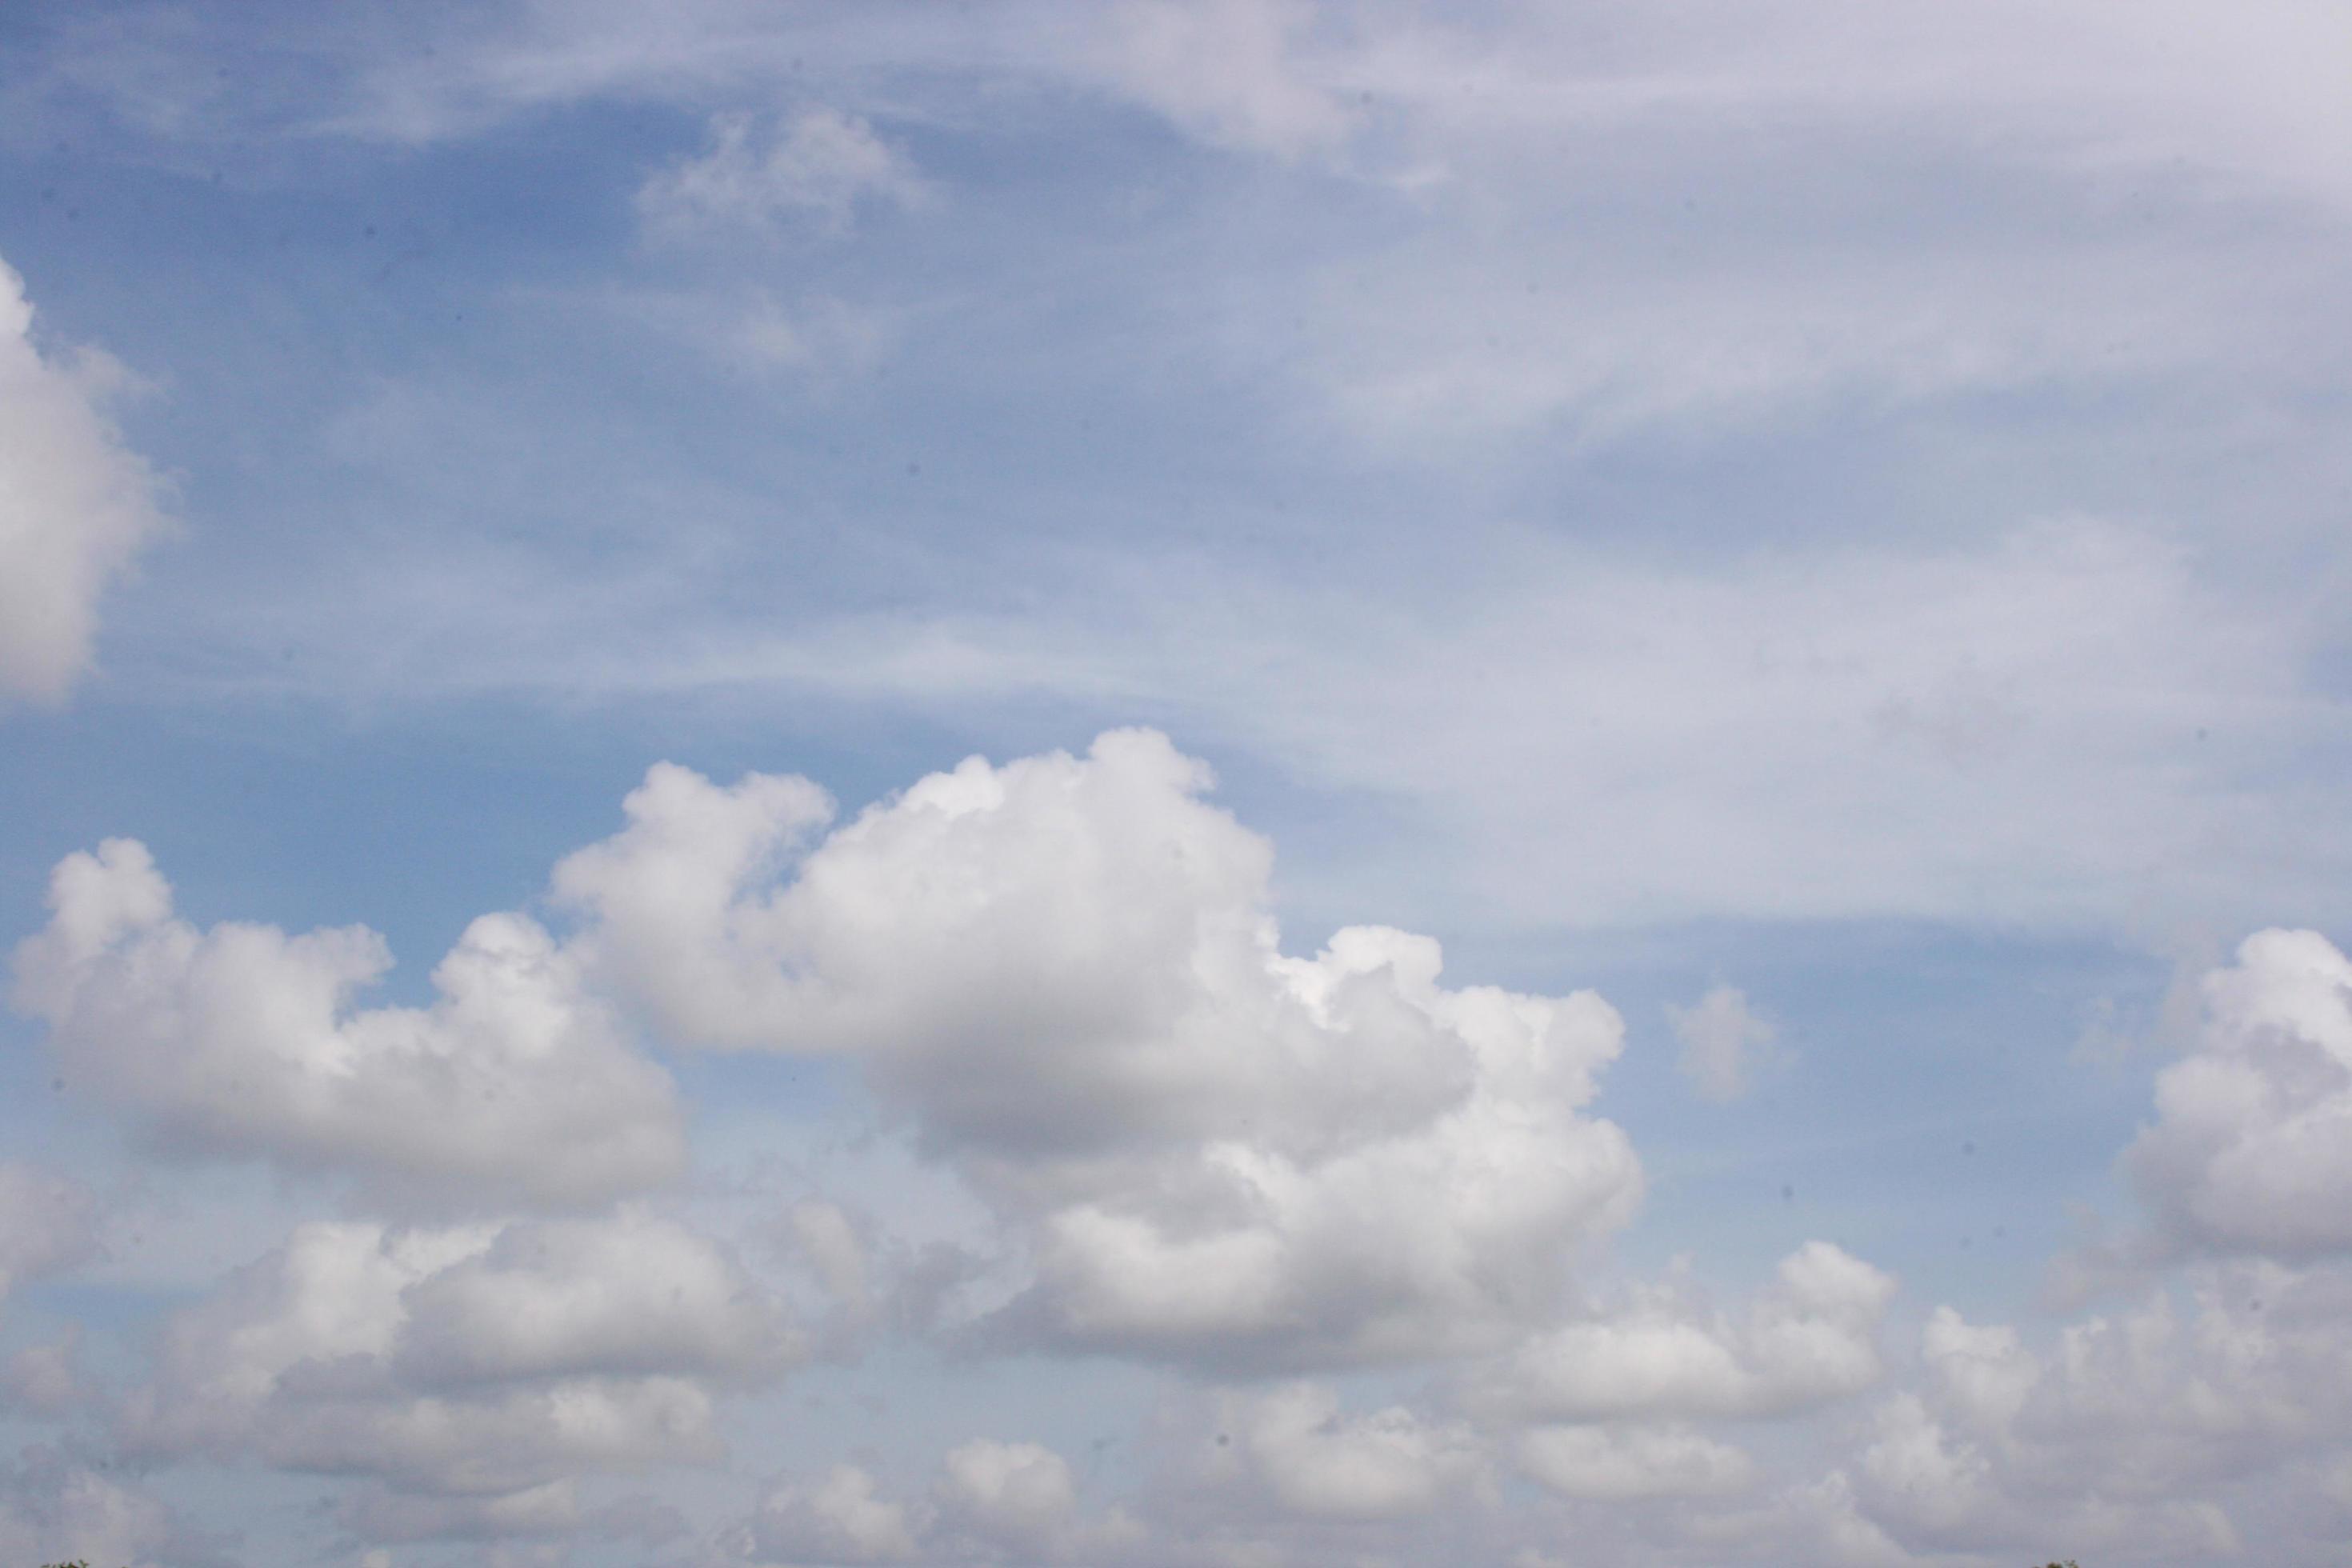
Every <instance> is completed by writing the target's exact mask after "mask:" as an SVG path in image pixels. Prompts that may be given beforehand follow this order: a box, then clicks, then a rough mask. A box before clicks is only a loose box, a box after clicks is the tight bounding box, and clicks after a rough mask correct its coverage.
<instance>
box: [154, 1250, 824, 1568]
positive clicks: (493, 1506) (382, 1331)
mask: <svg viewBox="0 0 2352 1568" xmlns="http://www.w3.org/2000/svg"><path fill="white" fill-rule="evenodd" d="M799 1349H800V1347H799V1342H798V1338H797V1335H796V1333H795V1331H793V1327H792V1325H791V1323H790V1321H789V1319H788V1317H787V1315H786V1313H785V1311H784V1310H783V1308H782V1304H781V1303H780V1302H779V1301H778V1300H775V1299H774V1298H773V1297H772V1295H770V1294H769V1293H768V1292H766V1291H764V1290H762V1289H761V1288H759V1287H758V1286H757V1285H756V1284H754V1283H753V1282H752V1281H751V1279H749V1278H748V1277H747V1276H745V1275H744V1274H743V1273H742V1272H741V1270H740V1268H738V1267H737V1266H736V1265H735V1264H734V1263H733V1262H732V1261H731V1260H730V1259H729V1258H727V1257H726V1256H725V1255H724V1254H723V1253H722V1252H721V1251H720V1250H719V1248H718V1247H716V1246H715V1245H714V1244H713V1243H712V1242H710V1241H709V1239H707V1238H705V1237H701V1236H699V1235H697V1234H696V1233H694V1232H692V1231H689V1230H687V1229H685V1228H683V1227H682V1226H677V1225H676V1224H675V1223H673V1222H669V1221H667V1220H662V1219H658V1218H656V1217H653V1216H651V1215H645V1214H642V1213H636V1212H633V1211H624V1212H623V1213H622V1214H620V1215H615V1216H613V1217H611V1218H608V1219H602V1220H594V1221H586V1220H564V1221H548V1222H516V1223H511V1224H509V1225H506V1226H502V1227H500V1226H458V1227H449V1228H438V1229H420V1228H406V1229H396V1228H390V1227H387V1226H383V1225H379V1224H374V1223H369V1222H356V1221H318V1222H312V1223H309V1224H306V1225H303V1226H300V1227H299V1228H298V1229H297V1230H296V1231H295V1232H294V1234H293V1235H292V1236H291V1237H289V1239H288V1241H287V1243H286V1245H285V1247H282V1248H280V1249H279V1250H278V1251H277V1252H275V1253H272V1254H270V1255H269V1256H268V1257H267V1258H263V1259H261V1260H259V1261H258V1262H257V1263H254V1264H251V1265H248V1266H247V1267H246V1268H242V1269H240V1270H238V1271H236V1273H235V1274H233V1275H231V1276H230V1277H229V1279H228V1280H227V1281H226V1283H225V1284H224V1285H223V1286H222V1287H221V1288H220V1289H217V1290H216V1291H215V1292H214V1293H213V1294H212V1295H211V1296H209V1297H207V1298H206V1299H205V1300H202V1301H199V1302H198V1303H196V1304H195V1305H194V1306H192V1307H189V1308H186V1309H184V1310H181V1311H180V1312H178V1313H175V1314H174V1315H173V1317H172V1318H171V1320H170V1321H168V1322H167V1324H166V1326H165V1328H164V1331H163V1337H162V1342H161V1346H160V1349H159V1352H158V1356H157V1366H156V1370H155V1373H154V1375H153V1377H152V1379H151V1380H150V1381H149V1382H148V1383H146V1384H142V1386H140V1387H139V1388H137V1389H135V1390H134V1391H133V1392H132V1394H131V1396H130V1397H129V1398H128V1400H127V1401H126V1402H125V1404H124V1406H123V1409H122V1413H121V1419H120V1423H119V1426H120V1429H121V1436H122V1439H123V1441H124V1442H125V1443H126V1444H127V1445H128V1446H129V1447H130V1449H131V1451H133V1452H136V1453H141V1454H146V1455H150V1456H157V1457H173V1456H187V1455H194V1454H205V1455H210V1456H213V1457H215V1458H230V1457H234V1456H236V1455H239V1454H256V1455H258V1456H260V1457H262V1458H266V1459H268V1461H269V1462H270V1463H273V1464H276V1465H278V1466H281V1467H285V1468H293V1469H301V1470H311V1471H318V1472H322V1473H327V1474H338V1475H348V1476H354V1477H360V1478H366V1479H373V1480H374V1481H376V1482H378V1483H380V1489H379V1491H378V1492H377V1493H375V1494H371V1495H369V1496H363V1497H362V1498H361V1499H360V1500H358V1502H357V1503H355V1505H354V1506H355V1508H356V1509H357V1510H358V1513H357V1514H356V1515H355V1516H354V1517H355V1518H361V1519H364V1520H371V1521H376V1522H377V1523H378V1524H379V1525H380V1526H381V1528H382V1529H383V1531H384V1532H385V1533H387V1534H389V1535H394V1536H403V1537H405V1536H413V1535H417V1534H426V1533H443V1532H446V1531H475V1532H482V1531H488V1532H494V1533H495V1532H500V1531H507V1530H510V1529H520V1528H523V1526H524V1525H525V1524H526V1523H529V1525H530V1528H533V1529H553V1528H557V1527H558V1526H560V1525H561V1524H562V1522H563V1521H566V1520H568V1519H570V1518H571V1517H572V1495H571V1493H570V1491H569V1489H567V1488H565V1487H564V1486H562V1484H561V1483H565V1482H567V1481H568V1480H569V1479H570V1478H572V1477H573V1476H574V1475H576V1474H578V1473H580V1472H583V1471H596V1470H628V1469H636V1468H646V1467H649V1466H653V1465H656V1464H674V1463H699V1462H707V1461H709V1460H712V1459H715V1458H718V1457H719V1454H720V1452H721V1451H722V1449H721V1445H720V1442H719V1436H718V1434H717V1431H716V1429H715V1427H714V1426H713V1401H714V1390H715V1389H716V1388H718V1387H719V1386H724V1387H727V1388H730V1389H736V1388H744V1387H756V1386H759V1385H761V1384H764V1383H767V1382H771V1381H772V1380H773V1379H774V1378H775V1377H776V1376H777V1375H779V1374H781V1373H782V1371H783V1370H784V1369H785V1368H786V1367H787V1366H788V1365H790V1364H791V1363H792V1362H793V1359H794V1358H795V1357H796V1355H797V1354H798V1352H799Z"/></svg>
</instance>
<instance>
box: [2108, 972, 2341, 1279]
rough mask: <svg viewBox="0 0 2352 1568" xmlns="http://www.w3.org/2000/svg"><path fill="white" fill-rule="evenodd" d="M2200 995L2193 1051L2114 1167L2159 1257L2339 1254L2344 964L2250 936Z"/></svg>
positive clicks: (2166, 1080) (2161, 1089)
mask: <svg viewBox="0 0 2352 1568" xmlns="http://www.w3.org/2000/svg"><path fill="white" fill-rule="evenodd" d="M2203 990H2204V1002H2205V1023H2204V1027H2203V1030H2202V1032H2201V1033H2200V1037H2199V1039H2198V1042H2197V1047H2196V1048H2195V1049H2194V1050H2193V1051H2192V1052H2191V1053H2190V1054H2189V1056H2188V1057H2187V1058H2184V1059H2182V1060H2181V1061H2179V1062H2176V1063H2174V1064H2173V1065H2172V1066H2171V1067H2168V1068H2166V1069H2165V1070H2164V1071H2163V1073H2162V1074H2160V1075H2159V1076H2158V1079H2157V1084H2156V1110H2157V1120H2156V1124H2155V1125H2154V1126H2152V1127H2150V1128H2148V1129H2147V1130H2146V1131H2143V1132H2142V1133H2141V1134H2140V1136H2139V1138H2138V1139H2137V1141H2136V1142H2134V1143H2133V1144H2132V1146H2131V1149H2130V1151H2129V1152H2128V1153H2127V1155H2126V1164H2127V1165H2128V1167H2129V1169H2130V1171H2131V1173H2132V1175H2133V1177H2134V1178H2135V1180H2136V1182H2137V1185H2138V1188H2139V1191H2140V1193H2141V1194H2142V1195H2143V1196H2144V1197H2145V1198H2146V1199H2147V1202H2148V1203H2149V1205H2150V1206H2151V1207H2152V1208H2153V1209H2154V1211H2155V1215H2156V1218H2157V1223H2158V1226H2159V1227H2160V1230H2161V1233H2162V1238H2163V1242H2164V1244H2165V1245H2167V1246H2168V1247H2187V1248H2192V1249H2200V1250H2207V1251H2214V1252H2263V1253H2271V1254H2275V1255H2281V1256H2289V1257H2305V1258H2309V1257H2315V1256H2319V1255H2323V1254H2338V1253H2342V1252H2345V1251H2347V1250H2352V961H2347V959H2346V958H2345V956H2344V954H2343V953H2342V952H2338V951H2337V950H2336V947H2335V946H2334V945H2333V944H2332V943H2330V942H2328V941H2327V939H2326V938H2325V937H2323V936H2321V935H2319V934H2318V933H2317V932H2316V931H2261V932H2258V933H2257V934H2255V935H2253V936H2251V937H2248V938H2247V939H2246V941H2245V942H2243V943H2242V945H2241V946H2240V947H2239V949H2238V953H2237V962H2236V963H2234V964H2232V965H2231V966H2229V967H2227V968H2224V969H2218V970H2216V971H2214V972H2213V973H2210V974H2209V975H2208V976H2206V978H2205V982H2204V987H2203Z"/></svg>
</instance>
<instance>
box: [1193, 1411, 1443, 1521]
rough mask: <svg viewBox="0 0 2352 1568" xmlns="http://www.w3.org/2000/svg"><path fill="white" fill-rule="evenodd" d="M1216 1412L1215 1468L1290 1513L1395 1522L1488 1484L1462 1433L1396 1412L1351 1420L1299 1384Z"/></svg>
mask: <svg viewBox="0 0 2352 1568" xmlns="http://www.w3.org/2000/svg"><path fill="white" fill-rule="evenodd" d="M1221 1404H1222V1410H1221V1413H1220V1415H1219V1426H1221V1427H1222V1428H1223V1429H1224V1430H1223V1433H1222V1434H1221V1436H1224V1437H1225V1438H1227V1439H1228V1441H1227V1442H1225V1443H1224V1444H1223V1445H1221V1446H1220V1447H1218V1448H1217V1449H1216V1450H1215V1458H1217V1459H1219V1460H1221V1461H1223V1465H1222V1466H1221V1467H1220V1468H1234V1469H1237V1470H1241V1471H1243V1472H1244V1473H1245V1474H1246V1475H1247V1477H1248V1479H1253V1480H1255V1481H1256V1482H1257V1483H1258V1484H1259V1485H1261V1486H1262V1487H1263V1489H1265V1492H1266V1493H1267V1494H1269V1496H1270V1497H1271V1499H1272V1500H1273V1501H1274V1502H1275V1503H1276V1504H1277V1505H1278V1506H1279V1507H1280V1508H1281V1509H1282V1510H1286V1511H1287V1512H1290V1513H1294V1514H1298V1515H1303V1516H1306V1517H1308V1518H1316V1519H1339V1520H1347V1519H1355V1520H1391V1519H1399V1518H1404V1517H1408V1516H1412V1515H1416V1514H1424V1513H1427V1512H1428V1511H1430V1510H1432V1509H1433V1508H1435V1507H1436V1506H1437V1505H1438V1504H1439V1503H1441V1502H1443V1501H1444V1500H1447V1499H1448V1498H1450V1497H1454V1496H1457V1495H1458V1494H1460V1493H1462V1492H1464V1491H1465V1490H1467V1489H1473V1488H1477V1487H1480V1486H1483V1485H1485V1484H1486V1479H1487V1478H1486V1462H1485V1458H1484V1456H1483V1454H1482V1453H1481V1451H1480V1449H1479V1447H1478V1444H1477V1440H1476V1438H1475V1436H1474V1435H1473V1434H1472V1433H1471V1432H1470V1430H1469V1429H1468V1427H1466V1426H1463V1425H1462V1424H1460V1423H1455V1422H1441V1421H1433V1420H1430V1419H1427V1418H1425V1417H1423V1416H1422V1415H1418V1414H1416V1413H1415V1412H1413V1411H1412V1410H1409V1409H1407V1408H1406V1407H1405V1406H1403V1405H1390V1406H1388V1407H1387V1408H1385V1409H1382V1410H1378V1411H1374V1412H1372V1413H1370V1414H1369V1415H1359V1416H1349V1415H1345V1414H1344V1413H1343V1412H1342V1410H1341V1408H1340V1404H1339V1395H1338V1394H1336V1393H1334V1392H1333V1391H1332V1390H1330V1389H1328V1388H1325V1387H1321V1386H1318V1385H1316V1384H1303V1383H1302V1384H1289V1385H1287V1386H1285V1387H1282V1388H1277V1389H1275V1390H1273V1391H1272V1392H1270V1393H1267V1394H1262V1395H1256V1396H1253V1397H1243V1396H1234V1395H1228V1396H1226V1397H1225V1398H1224V1399H1223V1401H1222V1402H1221Z"/></svg>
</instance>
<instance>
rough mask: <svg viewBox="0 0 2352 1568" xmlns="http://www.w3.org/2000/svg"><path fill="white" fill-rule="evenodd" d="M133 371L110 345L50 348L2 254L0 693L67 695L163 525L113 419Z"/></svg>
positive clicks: (142, 467) (147, 478) (147, 474)
mask: <svg viewBox="0 0 2352 1568" xmlns="http://www.w3.org/2000/svg"><path fill="white" fill-rule="evenodd" d="M127 379H128V378H127V377H126V376H125V375H124V374H123V372H122V371H121V368H120V367H118V366H116V365H115V364H114V363H112V362H111V361H110V360H108V359H107V358H106V357H105V356H104V355H102V354H98V353H88V352H85V353H80V354H78V355H76V354H68V355H64V356H62V357H60V356H58V355H55V354H47V353H43V352H42V350H41V348H40V346H39V345H38V344H37V343H36V342H34V338H33V308H32V306H31V305H30V304H29V303H28V302H27V301H26V298H25V284H24V279H21V278H19V277H18V276H17V275H16V273H15V272H14V271H13V270H11V269H10V268H9V267H8V266H7V264H6V263H5V262H0V699H5V698H7V697H12V696H13V697H25V698H32V699H35V700H42V701H54V700H58V698H61V697H63V696H64V695H65V692H66V690H67V689H68V687H69V686H71V685H72V683H73V681H74V679H75V678H76V677H77V676H79V675H80V674H81V673H82V671H83V670H84V669H85V668H88V666H89V659H90V647H91V643H92V640H93V639H94V638H95V637H96V635H97V623H98V602H99V599H100V595H102V594H103V593H104V591H105V589H106V587H107V584H109V583H110V582H111V581H112V580H113V579H114V578H116V577H118V576H119V575H121V573H122V572H123V570H124V569H125V568H127V567H128V566H129V565H130V564H131V561H132V559H133V558H134V557H136V556H137V554H138V553H139V551H140V549H141V547H142V546H143V545H144V544H145V543H146V542H148V541H149V540H150V539H152V538H153V537H154V536H155V535H156V534H157V533H158V532H160V531H162V530H163V526H164V523H163V514H162V512H161V511H160V510H159V508H158V499H157V498H158V489H159V487H158V484H157V481H156V479H155V476H154V475H153V473H152V471H150V469H149V468H148V467H147V465H146V463H145V462H144V460H142V458H140V457H139V455H138V454H137V453H135V452H133V451H131V449H130V448H129V447H126V446H125V445H123V442H122V437H121V433H120V432H119V431H117V430H116V429H115V427H114V424H113V422H112V421H111V420H110V418H109V417H108V416H107V413H106V403H107V399H108V397H109V396H110V395H112V394H113V393H116V392H118V391H120V390H121V387H122V386H123V384H124V383H125V382H126V380H127Z"/></svg>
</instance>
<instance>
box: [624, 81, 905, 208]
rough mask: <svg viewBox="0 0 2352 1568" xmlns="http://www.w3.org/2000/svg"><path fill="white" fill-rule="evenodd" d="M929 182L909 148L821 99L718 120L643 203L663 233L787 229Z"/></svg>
mask: <svg viewBox="0 0 2352 1568" xmlns="http://www.w3.org/2000/svg"><path fill="white" fill-rule="evenodd" d="M923 195H924V186H923V184H922V182H921V180H920V179H919V178H918V177H917V175H916V174H915V171H914V167H913V165H912V164H911V163H909V162H908V159H907V157H906V155H905V154H904V153H900V152H898V150H897V149H896V148H894V147H892V146H890V145H889V144H888V143H887V142H884V141H883V140H882V139H881V138H880V137H879V136H877V134H876V133H875V131H874V128H873V127H872V126H871V125H869V124H868V123H866V121H864V120H862V119H859V118H857V117H856V116H854V115H847V114H844V113H842V112H840V111H839V110H834V109H828V108H824V107H823V106H814V107H811V108H806V109H803V110H798V111H797V112H795V113H793V114H792V115H791V116H789V117H784V118H780V119H778V120H777V121H774V122H772V123H769V124H761V123H760V122H758V121H753V120H751V118H749V117H747V116H744V115H739V114H729V115H721V116H719V118H718V119H716V120H714V121H712V122H711V126H710V145H709V148H708V150H706V151H705V152H703V153H700V154H698V156H695V157H692V158H688V159H684V160H682V161H680V162H678V163H674V164H672V165H671V166H670V167H668V168H667V169H664V170H662V171H661V172H660V173H658V174H655V175H653V176H652V177H651V178H649V179H648V180H647V181H646V184H644V185H643V186H642V187H641V188H640V189H639V190H638V192H637V210H638V211H639V212H640V213H641V214H642V215H643V216H644V217H645V220H646V224H647V225H648V226H650V227H651V228H652V229H653V230H654V232H656V234H660V235H664V236H667V237H688V236H691V235H694V234H696V233H698V232H705V231H709V230H713V229H716V230H719V231H721V232H724V231H728V230H735V231H745V230H748V231H750V232H751V233H754V234H768V235H773V234H777V233H779V232H781V231H782V230H784V229H786V228H788V227H790V226H793V225H795V224H803V223H804V224H809V225H813V226H816V227H817V228H818V229H819V230H821V231H830V232H835V233H837V232H839V231H841V230H843V229H845V228H846V227H847V226H849V224H850V223H851V222H852V220H853V219H854V218H855V217H856V214H857V211H858V209H859V208H860V207H861V206H864V205H872V204H884V205H898V206H908V205H914V204H916V203H919V202H920V201H921V200H922V199H923Z"/></svg>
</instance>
